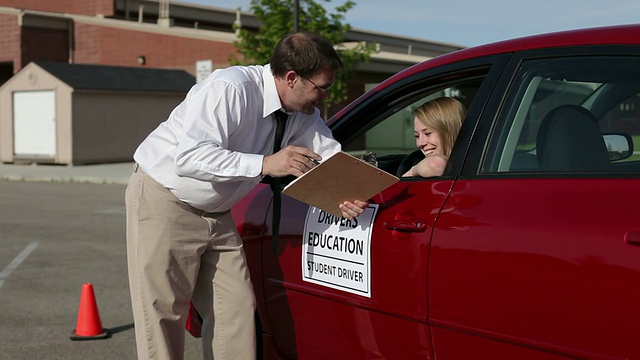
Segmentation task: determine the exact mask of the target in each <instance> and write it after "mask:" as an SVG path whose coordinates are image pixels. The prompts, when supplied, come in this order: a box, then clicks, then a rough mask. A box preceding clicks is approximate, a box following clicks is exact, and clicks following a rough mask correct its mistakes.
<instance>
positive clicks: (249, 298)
mask: <svg viewBox="0 0 640 360" xmlns="http://www.w3.org/2000/svg"><path fill="white" fill-rule="evenodd" d="M125 202H126V210H127V260H128V267H129V286H130V291H131V302H132V307H133V318H134V323H135V333H136V343H137V350H138V359H140V360H143V359H163V360H164V359H182V358H183V357H184V342H185V334H186V332H185V324H186V319H187V312H188V308H189V302H190V301H191V300H193V303H194V305H195V306H196V308H197V309H198V312H199V313H200V315H202V318H203V320H204V322H203V325H202V349H203V357H204V359H206V360H209V359H216V360H221V359H234V360H237V359H238V360H239V359H255V356H256V355H255V351H256V350H255V349H256V338H255V325H254V311H255V297H254V294H253V288H252V286H251V280H250V277H249V270H248V268H247V262H246V258H245V253H244V248H243V247H242V239H241V238H240V236H239V235H238V233H237V231H236V227H235V224H234V221H233V218H232V217H231V213H230V212H226V213H219V214H212V213H206V212H203V211H200V210H197V209H195V208H193V207H191V206H189V205H187V204H185V203H183V202H181V201H180V200H178V199H177V198H176V197H175V196H173V194H171V192H169V191H168V190H167V189H166V188H164V187H163V186H162V185H160V184H159V183H157V182H156V181H155V180H153V179H152V178H151V177H150V176H148V175H146V174H144V173H143V172H142V171H141V170H140V169H138V166H137V165H136V166H135V167H134V172H133V174H132V175H131V179H130V180H129V185H128V186H127V190H126V195H125Z"/></svg>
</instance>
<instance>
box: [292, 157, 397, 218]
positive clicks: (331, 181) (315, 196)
mask: <svg viewBox="0 0 640 360" xmlns="http://www.w3.org/2000/svg"><path fill="white" fill-rule="evenodd" d="M398 181H400V179H399V178H398V177H396V176H394V175H392V174H389V173H388V172H386V171H384V170H382V169H379V168H377V167H376V166H373V165H371V164H369V163H367V162H365V161H362V160H360V159H358V158H356V157H354V156H352V155H349V154H347V153H346V152H344V151H341V152H338V153H335V154H334V155H332V156H331V157H329V158H328V159H326V160H325V161H323V162H321V163H320V165H317V166H315V167H314V168H312V169H311V170H309V171H307V172H306V173H304V174H303V175H302V176H300V177H298V178H296V179H295V180H293V181H292V182H291V183H289V184H288V185H287V186H286V187H285V188H284V190H282V193H283V194H285V195H287V196H290V197H292V198H294V199H296V200H299V201H302V202H304V203H306V204H308V205H311V206H315V207H317V208H319V209H321V210H323V211H326V212H327V213H329V214H332V215H335V216H337V217H342V211H340V208H339V207H338V206H339V205H340V204H341V203H342V202H344V201H354V200H362V201H367V200H369V199H370V198H371V197H373V196H374V195H375V194H377V193H379V192H381V191H382V190H384V189H386V188H388V187H389V186H391V185H393V184H395V183H397V182H398Z"/></svg>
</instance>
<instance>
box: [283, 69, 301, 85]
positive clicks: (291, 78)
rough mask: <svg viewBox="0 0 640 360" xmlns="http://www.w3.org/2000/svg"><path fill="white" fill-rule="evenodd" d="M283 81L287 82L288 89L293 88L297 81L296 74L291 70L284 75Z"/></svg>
mask: <svg viewBox="0 0 640 360" xmlns="http://www.w3.org/2000/svg"><path fill="white" fill-rule="evenodd" d="M284 79H285V80H286V81H287V86H288V87H289V88H293V85H294V84H295V83H296V81H298V73H296V72H295V71H293V70H289V71H287V73H286V74H285V75H284Z"/></svg>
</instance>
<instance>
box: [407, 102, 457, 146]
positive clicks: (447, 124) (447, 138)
mask: <svg viewBox="0 0 640 360" xmlns="http://www.w3.org/2000/svg"><path fill="white" fill-rule="evenodd" d="M413 113H414V116H415V117H417V118H418V120H420V122H421V123H422V124H423V125H425V126H428V127H429V128H431V129H433V130H434V131H435V132H436V133H437V134H438V136H439V137H440V141H441V142H442V144H440V145H441V146H442V152H443V153H444V155H445V156H446V157H449V155H451V150H453V144H454V143H455V141H456V138H457V137H458V133H459V132H460V128H461V127H462V121H463V120H464V117H465V116H466V113H467V110H466V109H465V107H464V105H462V103H461V102H460V101H458V100H456V99H454V98H450V97H442V98H438V99H435V100H431V101H428V102H426V103H424V104H422V105H421V106H420V107H419V108H417V109H416V110H415V111H414V112H413Z"/></svg>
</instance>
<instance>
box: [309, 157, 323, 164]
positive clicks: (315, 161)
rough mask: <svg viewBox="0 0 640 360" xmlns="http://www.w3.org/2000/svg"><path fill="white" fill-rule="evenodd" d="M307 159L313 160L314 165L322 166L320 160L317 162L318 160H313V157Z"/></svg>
mask: <svg viewBox="0 0 640 360" xmlns="http://www.w3.org/2000/svg"><path fill="white" fill-rule="evenodd" d="M307 158H308V159H309V160H311V162H312V163H313V165H320V161H318V160H316V159H314V158H312V157H308V156H307Z"/></svg>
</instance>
